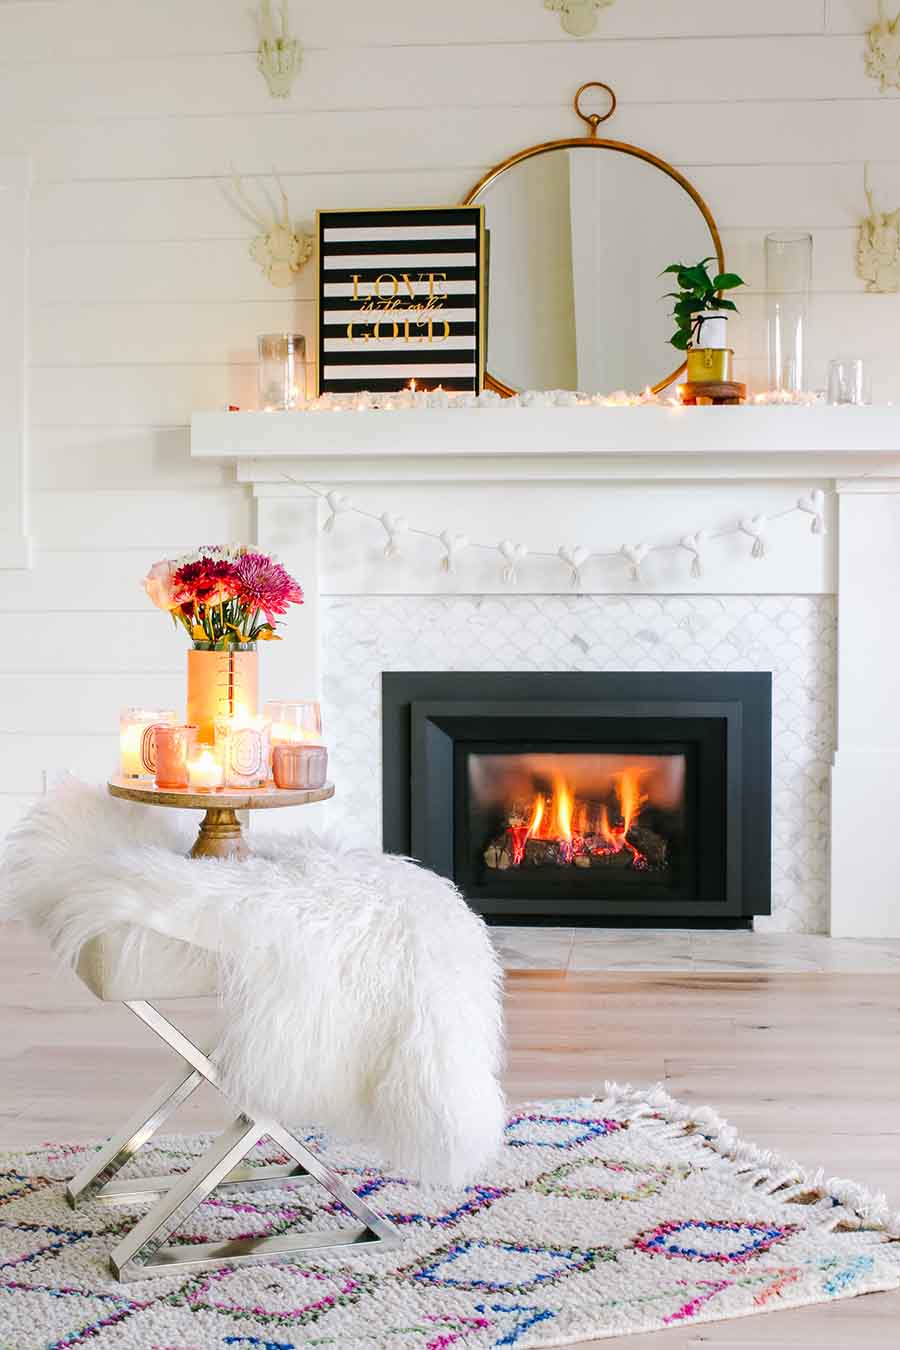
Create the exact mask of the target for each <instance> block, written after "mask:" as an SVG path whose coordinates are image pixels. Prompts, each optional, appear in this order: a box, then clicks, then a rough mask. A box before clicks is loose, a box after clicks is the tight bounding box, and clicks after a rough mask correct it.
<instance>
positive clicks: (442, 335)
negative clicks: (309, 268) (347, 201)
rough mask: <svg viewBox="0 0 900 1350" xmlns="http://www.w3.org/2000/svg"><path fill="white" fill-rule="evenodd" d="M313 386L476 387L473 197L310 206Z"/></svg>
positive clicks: (480, 249) (326, 389) (478, 350)
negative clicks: (394, 204)
mask: <svg viewBox="0 0 900 1350" xmlns="http://www.w3.org/2000/svg"><path fill="white" fill-rule="evenodd" d="M316 232H317V237H318V245H319V289H318V319H319V321H318V391H319V393H320V394H326V393H331V394H341V393H345V394H352V393H357V392H359V391H360V390H363V389H368V390H371V391H372V392H373V393H390V392H392V391H394V390H399V389H407V388H409V387H410V383H411V381H413V380H414V381H415V387H416V388H418V389H439V388H440V389H447V390H460V391H462V392H464V393H474V394H477V393H479V392H480V390H481V379H482V372H483V364H484V333H483V323H482V303H483V293H482V288H483V284H484V282H483V272H484V267H483V255H484V214H483V208H482V207H480V206H440V207H427V208H422V209H417V208H409V209H405V210H393V211H320V212H319V213H318V216H317V231H316Z"/></svg>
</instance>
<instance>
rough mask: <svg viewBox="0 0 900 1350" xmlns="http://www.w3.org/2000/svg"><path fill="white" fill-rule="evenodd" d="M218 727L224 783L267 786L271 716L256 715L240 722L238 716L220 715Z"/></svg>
mask: <svg viewBox="0 0 900 1350" xmlns="http://www.w3.org/2000/svg"><path fill="white" fill-rule="evenodd" d="M215 729H216V748H217V750H219V751H220V752H221V756H222V767H223V770H224V774H225V786H226V787H237V788H254V787H264V786H265V784H266V782H267V781H268V778H269V722H268V719H267V718H265V717H254V718H247V719H243V720H240V721H239V720H237V719H236V718H228V717H223V718H217V719H216V724H215Z"/></svg>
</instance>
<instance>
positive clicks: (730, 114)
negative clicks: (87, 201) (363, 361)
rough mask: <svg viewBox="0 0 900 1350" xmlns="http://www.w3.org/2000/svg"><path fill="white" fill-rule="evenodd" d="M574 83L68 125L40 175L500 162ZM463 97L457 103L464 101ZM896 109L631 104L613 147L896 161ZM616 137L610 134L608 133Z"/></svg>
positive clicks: (689, 161)
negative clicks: (486, 158) (484, 94)
mask: <svg viewBox="0 0 900 1350" xmlns="http://www.w3.org/2000/svg"><path fill="white" fill-rule="evenodd" d="M572 83H573V82H570V81H566V84H565V88H564V89H562V90H561V91H560V94H559V101H558V104H556V105H554V106H542V107H538V108H535V107H533V106H531V105H530V104H525V103H523V104H521V105H515V104H512V103H511V104H510V105H509V106H504V107H495V106H485V105H484V104H482V103H480V102H479V101H478V97H477V93H476V92H475V91H473V92H472V94H471V95H470V101H469V102H468V103H467V104H464V105H461V104H460V103H459V102H458V101H457V102H456V103H454V104H452V105H447V106H444V107H438V106H435V105H434V104H429V105H428V106H427V107H425V108H420V109H418V110H417V111H416V114H415V118H414V119H412V120H411V118H410V113H409V110H408V109H406V108H373V109H369V110H367V111H366V113H365V115H364V116H361V115H360V113H359V111H357V110H356V109H353V110H337V111H331V112H319V111H311V112H306V113H294V112H289V111H286V112H277V113H272V114H270V115H268V116H266V117H263V118H246V117H242V116H223V117H187V118H183V119H178V118H171V119H167V118H161V117H155V118H152V117H148V118H135V119H133V120H132V119H127V120H121V119H120V120H117V121H109V122H106V121H99V122H85V123H71V124H70V123H60V124H56V125H53V126H51V127H48V128H47V129H46V130H44V131H43V132H41V133H40V134H39V135H37V136H36V141H35V162H36V165H37V167H38V171H39V173H40V176H41V177H42V178H50V179H60V178H74V179H91V178H113V179H121V178H132V177H134V176H135V165H136V164H138V165H140V169H141V173H140V176H141V177H142V178H153V179H157V178H173V177H174V178H185V177H196V176H202V177H205V176H208V175H209V174H210V173H213V174H225V173H227V172H228V167H229V163H231V162H233V163H234V164H235V166H236V168H237V170H238V172H239V173H264V172H266V170H267V169H268V168H269V167H270V166H271V165H272V164H273V163H274V164H277V165H278V167H279V170H280V171H283V172H288V173H296V172H298V171H299V170H301V169H303V170H305V171H307V172H309V171H313V172H318V173H325V172H328V171H329V170H331V171H332V172H335V162H336V151H338V152H339V155H340V161H339V162H340V163H341V165H342V166H343V172H347V173H356V172H360V171H371V170H372V169H373V167H374V168H376V169H377V168H381V169H384V170H386V171H392V172H396V171H398V170H404V169H407V170H408V169H415V170H419V169H427V168H431V167H432V166H433V165H434V164H436V163H437V164H442V165H443V166H444V167H445V168H452V167H458V166H466V165H470V164H471V163H472V161H473V159H475V158H476V155H475V153H474V149H475V147H481V152H482V154H483V153H484V150H485V149H489V150H490V151H491V157H492V158H495V159H498V160H499V159H502V158H504V157H505V156H506V155H508V154H510V153H512V152H513V151H515V150H517V149H519V148H520V147H521V146H522V145H527V144H534V143H535V142H537V141H542V140H549V139H552V138H553V137H556V136H570V135H572V134H573V129H574V131H575V132H577V130H578V127H577V126H575V125H574V115H573V113H572V110H571V107H570V105H569V97H570V94H571V86H572ZM461 97H463V96H462V95H458V96H457V98H458V99H459V98H461ZM897 118H898V105H897V101H896V100H895V99H893V98H891V97H884V98H881V97H879V96H878V93H877V86H876V85H875V84H872V94H871V95H870V96H868V97H867V98H865V99H862V98H860V99H855V100H834V101H826V100H821V101H814V100H807V101H799V100H798V101H791V100H769V99H765V98H760V99H759V100H755V101H753V102H752V103H751V102H749V101H744V102H740V103H717V104H715V105H713V106H711V105H709V104H707V103H704V102H702V101H696V100H695V101H688V102H683V103H660V102H653V103H651V102H648V103H629V102H627V101H626V100H625V99H624V97H623V100H622V103H621V105H620V111H619V112H618V113H617V114H616V120H615V136H616V139H621V140H626V141H631V142H633V143H636V144H639V145H645V146H647V147H649V148H652V149H653V150H654V151H655V152H656V153H657V154H659V155H661V156H662V157H663V158H664V159H668V160H671V161H674V160H678V161H679V162H680V163H682V164H684V165H687V166H691V165H698V164H728V163H731V164H759V163H771V164H796V163H804V164H805V163H813V164H830V163H835V162H837V163H841V162H844V163H846V162H851V163H853V162H860V161H861V160H862V159H863V158H864V157H865V156H866V155H867V156H868V157H869V158H870V159H886V160H890V159H892V158H894V157H895V156H896V154H897ZM608 130H609V131H612V128H608ZM478 157H479V158H480V156H478Z"/></svg>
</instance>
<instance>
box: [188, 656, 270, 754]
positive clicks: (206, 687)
mask: <svg viewBox="0 0 900 1350" xmlns="http://www.w3.org/2000/svg"><path fill="white" fill-rule="evenodd" d="M258 690H259V658H258V655H257V651H256V644H255V643H254V642H247V643H244V644H242V645H241V646H237V647H228V648H226V649H225V650H224V651H215V650H214V649H213V648H212V647H211V646H210V645H209V644H208V643H204V642H200V643H196V644H195V645H194V646H193V647H192V648H190V650H189V651H188V678H187V720H188V724H189V725H190V726H195V727H198V728H199V734H198V740H200V741H201V742H203V743H204V744H207V745H212V743H213V742H214V741H215V738H216V730H215V722H216V718H217V717H234V715H235V714H236V713H239V714H243V715H245V716H247V717H255V716H256V705H257V695H258Z"/></svg>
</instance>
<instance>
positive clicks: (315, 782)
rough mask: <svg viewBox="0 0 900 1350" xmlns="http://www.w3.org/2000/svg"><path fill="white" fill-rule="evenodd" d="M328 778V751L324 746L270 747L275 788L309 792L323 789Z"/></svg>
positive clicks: (292, 745)
mask: <svg viewBox="0 0 900 1350" xmlns="http://www.w3.org/2000/svg"><path fill="white" fill-rule="evenodd" d="M327 776H328V751H327V750H326V749H325V746H324V745H297V744H294V743H291V744H286V745H275V746H273V747H272V777H273V778H274V779H275V786H276V787H278V788H284V789H286V790H287V791H292V792H298V791H311V790H314V789H316V788H320V787H324V786H325V782H326V779H327Z"/></svg>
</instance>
